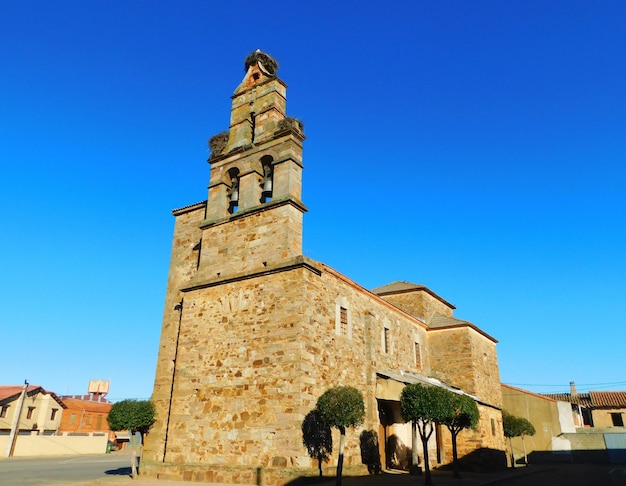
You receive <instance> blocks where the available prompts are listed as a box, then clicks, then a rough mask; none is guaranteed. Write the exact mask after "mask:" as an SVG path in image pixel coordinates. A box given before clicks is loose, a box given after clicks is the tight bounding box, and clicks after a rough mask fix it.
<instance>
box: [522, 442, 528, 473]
mask: <svg viewBox="0 0 626 486" xmlns="http://www.w3.org/2000/svg"><path fill="white" fill-rule="evenodd" d="M522 445H523V446H524V463H525V464H526V465H527V466H528V456H527V455H526V441H525V440H524V435H523V434H522Z"/></svg>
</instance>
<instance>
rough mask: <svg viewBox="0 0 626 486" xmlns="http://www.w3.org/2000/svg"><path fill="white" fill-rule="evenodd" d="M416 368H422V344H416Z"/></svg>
mask: <svg viewBox="0 0 626 486" xmlns="http://www.w3.org/2000/svg"><path fill="white" fill-rule="evenodd" d="M415 366H416V367H417V368H421V367H422V352H421V351H420V343H418V342H416V343H415Z"/></svg>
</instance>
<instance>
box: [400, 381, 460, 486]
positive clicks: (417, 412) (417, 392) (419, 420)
mask: <svg viewBox="0 0 626 486" xmlns="http://www.w3.org/2000/svg"><path fill="white" fill-rule="evenodd" d="M447 393H449V392H448V391H447V390H445V389H443V388H439V387H436V386H425V385H422V384H420V383H413V384H410V385H406V386H405V387H404V389H403V390H402V394H401V395H400V410H401V412H402V417H403V418H404V420H406V421H411V422H413V424H414V425H415V427H417V430H418V432H419V435H420V439H421V440H422V448H423V451H424V470H425V479H424V484H432V476H431V474H430V464H429V461H428V439H430V436H431V435H432V434H433V430H434V427H433V424H435V423H438V424H440V423H443V420H444V418H445V417H446V413H447V408H448V403H449V401H450V400H449V397H448V395H447Z"/></svg>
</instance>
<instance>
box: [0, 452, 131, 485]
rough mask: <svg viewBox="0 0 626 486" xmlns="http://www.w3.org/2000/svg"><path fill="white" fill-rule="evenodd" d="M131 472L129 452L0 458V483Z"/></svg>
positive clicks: (35, 482)
mask: <svg viewBox="0 0 626 486" xmlns="http://www.w3.org/2000/svg"><path fill="white" fill-rule="evenodd" d="M129 474H130V454H128V453H122V452H117V453H113V454H102V455H89V456H65V457H15V458H9V459H0V485H2V486H43V485H53V484H57V485H60V484H69V483H73V482H77V481H91V480H96V479H100V478H106V477H114V476H120V475H126V476H128V475H129Z"/></svg>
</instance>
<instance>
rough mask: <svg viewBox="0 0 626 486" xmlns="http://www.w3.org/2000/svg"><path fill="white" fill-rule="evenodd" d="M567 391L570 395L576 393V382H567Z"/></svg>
mask: <svg viewBox="0 0 626 486" xmlns="http://www.w3.org/2000/svg"><path fill="white" fill-rule="evenodd" d="M569 392H570V394H571V395H572V396H574V395H578V392H577V391H576V383H575V382H573V381H570V382H569Z"/></svg>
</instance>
